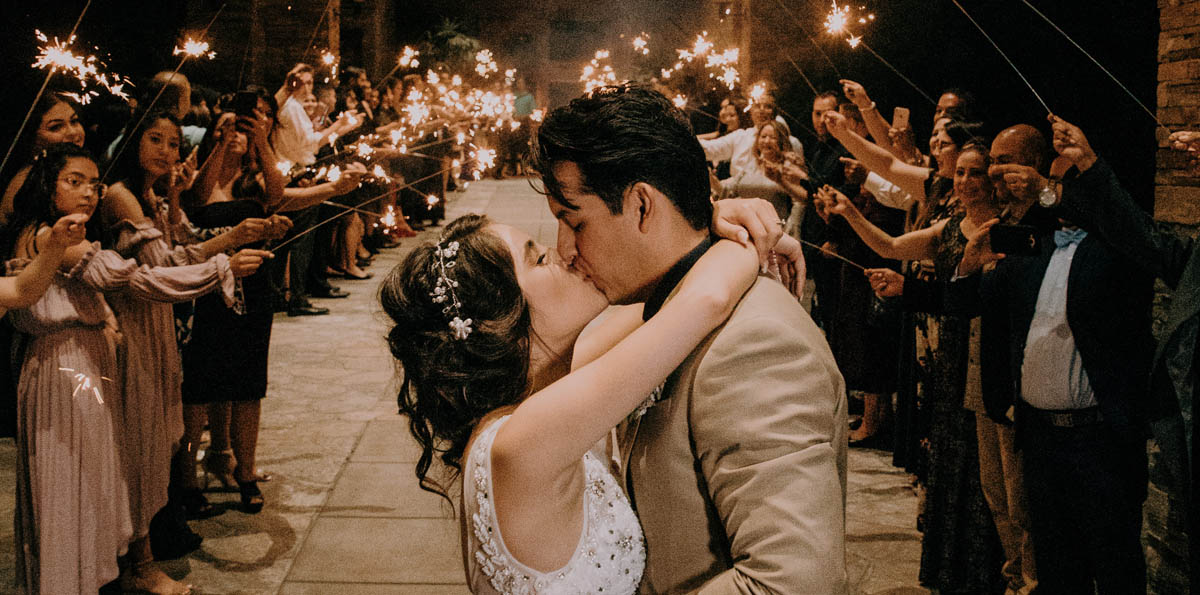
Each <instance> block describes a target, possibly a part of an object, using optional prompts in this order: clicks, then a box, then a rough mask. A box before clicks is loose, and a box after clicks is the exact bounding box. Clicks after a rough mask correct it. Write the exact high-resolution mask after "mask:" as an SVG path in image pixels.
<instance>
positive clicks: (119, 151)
mask: <svg viewBox="0 0 1200 595" xmlns="http://www.w3.org/2000/svg"><path fill="white" fill-rule="evenodd" d="M227 4H228V2H223V3H221V6H220V8H218V9H217V12H215V13H213V16H212V18H211V19H209V21H208V24H207V25H205V26H204V30H203V31H201V32H200V35H199V37H201V38H203V37H204V36H205V35H208V30H209V29H211V28H212V26H213V23H215V22H217V18H218V17H220V16H221V13H222V12H224V11H225V6H226V5H227ZM189 58H191V56H190V55H188V54H187V53H184V54H183V57H182V58H180V60H179V64H178V65H177V66H176V67H175V70H174V71H172V72H171V76H170V77H168V78H167V81H166V82H167V84H164V85H163V86H162V88H161V89H159V90H158V93H156V94H155V95H154V98H153V99H151V100H150V103H149V104H147V105H146V106H145V107H144V108H141V109H142V110H144V111H142V116H141V117H140V118H138V120H137V122H136V123H134V125H133V126H131V127H130V128H129V130H130V131H131V132H132V131H134V130H137V129H138V127H139V126H141V125H142V122H144V121H145V120H146V116H149V115H150V112H151V110H152V109H153V108H154V104H156V103H158V100H159V98H161V97H162V95H163V92H165V91H166V90H167V87H168V86H169V84H170V82H171V81H172V80H174V79H175V76H176V75H178V74H179V71H180V70H182V69H183V65H184V64H186V63H187V61H188V59H189ZM140 107H141V106H139V108H140ZM129 140H130V138H129V137H128V136H126V137H125V138H124V139H122V141H121V144H120V145H119V146H118V147H117V150H116V152H114V153H113V158H112V161H110V162H109V164H108V167H107V168H106V169H105V170H104V175H102V176H100V179H101V180H106V179H108V174H109V173H112V168H113V165H115V164H117V163H118V162H119V161H120V159H121V154H122V153H124V152H125V149H126V148H127V147H128V146H129Z"/></svg>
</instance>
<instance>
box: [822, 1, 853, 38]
mask: <svg viewBox="0 0 1200 595" xmlns="http://www.w3.org/2000/svg"><path fill="white" fill-rule="evenodd" d="M832 3H833V9H832V10H830V11H829V14H827V15H825V31H826V32H828V33H832V34H833V35H841V34H842V33H844V32H845V31H846V25H847V24H848V23H849V22H850V7H849V6H838V5H837V0H832Z"/></svg>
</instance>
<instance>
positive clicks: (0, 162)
mask: <svg viewBox="0 0 1200 595" xmlns="http://www.w3.org/2000/svg"><path fill="white" fill-rule="evenodd" d="M91 6H92V0H87V4H84V5H83V10H81V11H80V12H79V17H78V18H76V19H75V26H73V27H71V34H70V35H68V36H67V39H73V38H74V37H75V31H76V30H78V29H79V23H82V22H83V15H85V14H87V11H88V9H89V8H91ZM55 70H56V69H54V68H51V69H50V70H49V71H47V72H46V78H45V80H43V81H42V87H41V88H40V89H38V92H37V95H34V96H33V103H32V104H30V106H29V111H27V112H25V118H24V119H23V120H21V126H20V127H18V128H17V134H16V135H15V136H13V140H12V143H10V144H9V145H8V150H7V151H5V152H4V159H2V160H0V172H2V171H4V166H5V165H8V158H9V157H12V152H13V149H15V148H16V146H17V141H19V140H21V133H22V132H24V131H25V125H26V124H29V118H31V117H33V110H34V109H36V108H37V104H38V101H39V100H40V99H41V98H42V95H43V94H45V92H46V87H47V86H48V85H49V84H50V78H51V77H53V76H54V72H55Z"/></svg>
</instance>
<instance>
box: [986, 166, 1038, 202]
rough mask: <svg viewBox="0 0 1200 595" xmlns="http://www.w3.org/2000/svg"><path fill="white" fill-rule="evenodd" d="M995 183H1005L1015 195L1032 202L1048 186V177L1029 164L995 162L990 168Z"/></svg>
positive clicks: (989, 175)
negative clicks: (1044, 176)
mask: <svg viewBox="0 0 1200 595" xmlns="http://www.w3.org/2000/svg"><path fill="white" fill-rule="evenodd" d="M988 177H990V178H991V179H992V181H993V183H1000V184H1004V185H1005V186H1007V187H1008V191H1009V192H1011V193H1012V195H1013V196H1015V197H1017V198H1020V199H1021V200H1023V201H1026V202H1030V203H1032V202H1033V201H1034V200H1037V197H1038V193H1040V192H1041V191H1042V189H1043V188H1045V187H1046V184H1047V181H1046V178H1043V177H1042V175H1041V174H1039V173H1038V171H1037V170H1036V169H1034V168H1032V167H1029V166H1027V165H1020V164H1017V163H1005V164H993V165H992V166H991V167H989V168H988Z"/></svg>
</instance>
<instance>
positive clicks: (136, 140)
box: [102, 112, 271, 568]
mask: <svg viewBox="0 0 1200 595" xmlns="http://www.w3.org/2000/svg"><path fill="white" fill-rule="evenodd" d="M181 144H182V137H181V134H180V132H179V124H178V120H176V119H175V118H174V117H173V116H171V115H170V114H167V113H163V112H158V113H153V114H150V115H149V116H147V117H146V118H145V119H144V120H143V123H142V125H141V126H140V127H138V128H137V129H136V130H134V131H133V133H132V134H131V136H130V145H131V146H130V150H128V151H126V152H125V153H124V154H123V156H122V159H121V160H120V161H118V162H117V163H116V164H114V165H113V171H114V173H115V174H116V178H117V179H118V180H119V181H118V182H116V183H115V184H114V185H113V186H112V188H111V189H110V191H109V195H108V196H107V197H106V200H105V201H104V204H103V205H102V207H103V208H102V216H103V221H104V223H105V228H106V229H107V230H108V234H109V240H108V244H109V245H110V246H112V248H113V249H114V250H115V251H116V252H118V253H120V254H121V255H122V256H124V257H127V258H133V259H136V260H137V262H138V263H139V264H143V265H147V266H151V267H158V266H164V267H178V266H181V265H198V266H196V267H193V268H190V269H186V270H187V271H192V272H191V273H190V274H187V275H183V276H181V278H180V279H177V280H176V283H177V285H176V292H177V293H178V295H177V299H176V301H186V300H192V299H194V298H196V297H199V296H201V295H204V294H206V293H209V292H212V291H215V290H220V291H221V294H222V296H223V297H224V299H225V301H226V305H232V304H233V302H234V300H235V295H234V287H235V277H236V276H239V274H241V275H244V274H247V272H253V271H254V270H256V269H257V267H258V266H259V265H260V264H261V263H262V261H263V260H264V259H267V258H270V257H271V254H270V253H269V252H265V251H262V250H242V251H240V252H238V253H237V254H235V255H234V257H233V258H232V259H231V258H228V257H226V256H225V254H224V253H225V252H226V251H231V250H233V249H234V248H236V247H238V246H241V245H244V244H247V243H250V242H254V241H258V240H259V239H261V236H262V233H263V231H264V226H263V224H262V222H261V220H260V221H258V222H245V223H244V224H243V225H240V226H239V227H238V228H236V229H235V230H234V231H232V232H229V233H226V234H222V235H221V236H218V237H216V238H213V239H211V240H208V241H206V242H203V243H198V244H189V245H183V244H181V242H182V241H187V240H189V239H190V237H189V234H187V233H185V230H186V227H185V221H184V215H183V211H182V207H181V205H180V194H181V193H182V192H183V191H184V190H185V189H186V188H187V187H190V185H191V183H192V178H191V172H190V171H188V169H189V168H188V167H187V165H186V163H181V162H180V158H181V155H180V147H181ZM156 187H160V188H161V187H165V195H160V194H159V191H160V190H156ZM233 264H237V265H238V268H237V269H235V268H234V267H233ZM110 302H111V306H112V309H113V311H114V313H115V314H116V317H117V322H118V323H119V324H120V327H121V332H122V333H123V334H124V336H125V353H124V366H125V370H124V387H123V394H124V398H125V400H124V403H123V406H124V410H123V412H122V416H123V420H124V421H123V424H124V425H123V427H124V435H123V439H124V441H125V449H124V453H125V455H126V457H127V460H126V461H125V468H126V469H127V473H128V477H127V480H128V483H129V492H130V502H129V504H130V508H131V518H132V520H133V527H134V542H133V543H132V544H131V545H130V557H131V558H132V559H133V564H132V565H133V567H134V568H139V567H141V566H145V565H148V564H149V562H150V561H152V560H153V556H152V555H151V553H150V545H149V539H148V531H149V528H150V521H151V518H152V517H153V516H154V515H155V514H156V513H157V512H158V511H159V510H160V509H162V508H163V507H164V505H166V504H167V497H168V484H169V479H170V476H171V469H172V458H173V456H174V454H175V452H176V450H177V447H178V446H179V441H180V438H181V437H182V436H183V411H182V409H183V404H182V400H181V396H180V390H181V381H182V378H181V375H182V370H181V366H180V359H179V350H178V347H177V345H176V342H175V320H174V315H173V313H172V309H171V307H170V305H169V304H160V303H151V302H145V301H141V300H134V299H129V298H127V297H125V296H114V297H113V299H111V300H110ZM178 529H179V531H180V532H183V531H185V530H186V524H182V523H181V524H180V526H179V527H178ZM187 539H189V540H192V541H195V540H196V538H194V537H187ZM196 545H198V543H197V544H196ZM185 549H186V548H185Z"/></svg>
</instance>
